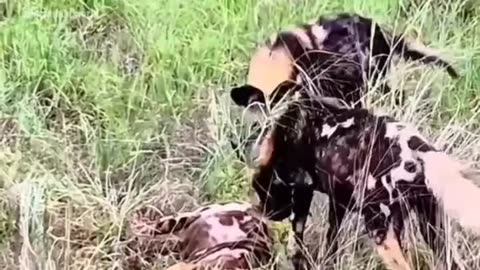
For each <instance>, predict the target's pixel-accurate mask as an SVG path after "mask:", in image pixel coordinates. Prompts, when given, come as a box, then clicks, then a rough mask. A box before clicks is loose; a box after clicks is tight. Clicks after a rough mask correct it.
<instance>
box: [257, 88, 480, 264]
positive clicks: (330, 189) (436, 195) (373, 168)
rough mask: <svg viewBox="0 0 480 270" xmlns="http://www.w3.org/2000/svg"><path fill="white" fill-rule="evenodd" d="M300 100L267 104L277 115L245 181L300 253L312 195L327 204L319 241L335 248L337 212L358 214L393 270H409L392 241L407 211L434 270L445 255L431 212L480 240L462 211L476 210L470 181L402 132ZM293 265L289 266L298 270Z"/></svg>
mask: <svg viewBox="0 0 480 270" xmlns="http://www.w3.org/2000/svg"><path fill="white" fill-rule="evenodd" d="M305 93H306V92H305V91H300V90H298V91H296V89H293V90H292V91H288V92H284V93H283V94H282V96H283V98H284V101H283V102H282V103H279V104H273V106H274V107H273V108H274V110H275V111H277V113H275V112H272V115H274V116H272V117H271V118H270V121H271V122H270V123H268V124H267V125H266V128H265V130H264V133H263V134H264V135H262V136H261V139H260V140H259V143H258V145H257V147H258V151H257V152H258V155H257V157H256V159H255V166H256V167H255V170H254V176H253V187H254V189H255V190H256V192H257V194H258V195H259V198H260V201H261V204H262V205H263V207H264V208H265V211H266V212H267V214H269V215H270V216H271V218H272V219H273V220H282V219H284V218H286V217H288V216H289V215H291V214H292V225H293V229H294V231H295V234H296V235H297V239H298V243H299V244H301V242H302V236H303V232H304V226H305V222H306V220H307V214H308V212H309V208H310V203H311V200H312V196H313V192H314V191H319V192H322V193H325V194H327V195H328V196H329V205H330V207H329V208H330V209H329V211H330V212H329V226H330V227H329V229H328V232H327V238H328V239H327V242H328V243H334V246H335V245H336V242H335V239H334V236H335V234H336V233H337V231H338V226H339V224H340V223H341V222H342V220H343V218H344V215H345V212H346V211H347V210H349V209H352V210H354V209H359V210H360V213H361V214H362V215H363V216H364V218H365V226H366V229H367V232H368V235H369V237H370V238H371V239H372V241H373V244H374V246H375V248H376V250H377V251H378V253H379V255H380V256H381V257H382V259H383V261H384V263H385V264H386V265H387V266H388V268H389V269H393V270H408V269H411V268H410V266H409V265H408V263H407V261H406V260H405V258H404V256H403V254H402V249H401V242H400V235H401V233H402V231H403V228H404V222H405V218H406V217H407V216H408V212H409V211H415V212H416V213H417V215H418V216H419V219H420V220H419V223H420V232H421V234H422V235H423V237H424V239H425V241H426V242H427V243H428V245H429V246H430V247H431V248H432V249H433V251H434V252H435V254H436V255H437V258H438V259H439V261H440V262H441V265H442V266H446V257H447V256H446V245H445V242H444V240H445V235H444V230H443V224H442V218H440V217H441V215H442V213H443V212H442V210H440V209H444V210H445V212H446V214H448V215H450V216H452V217H453V218H456V219H457V220H458V221H459V222H460V224H461V225H463V226H465V227H469V228H472V229H474V230H476V231H477V232H480V216H479V215H478V211H477V209H476V208H474V207H471V206H472V205H477V204H480V187H478V186H476V185H475V184H474V183H473V182H472V180H473V178H475V177H477V176H478V175H476V176H475V175H474V174H469V173H468V172H467V169H466V168H464V167H463V166H462V164H460V163H459V162H457V161H455V160H454V159H453V158H451V157H449V156H448V155H447V154H446V153H444V152H441V151H438V150H437V149H435V148H434V147H433V146H432V145H431V144H430V143H429V142H428V141H427V140H426V139H425V138H424V137H423V136H422V135H421V134H420V133H419V131H417V130H416V129H415V128H414V127H412V126H410V125H409V124H407V123H402V122H400V121H397V120H395V119H393V118H391V117H388V116H378V115H375V114H373V113H371V112H369V111H368V110H366V109H355V108H347V107H340V106H338V105H337V104H333V105H332V103H331V102H330V101H329V100H328V99H326V101H327V102H324V101H325V98H323V97H318V98H313V97H312V96H309V95H307V94H305ZM276 94H278V93H276ZM278 107H280V108H278ZM278 111H279V112H278ZM479 180H480V179H479ZM440 205H441V206H442V207H439V206H440ZM335 251H336V247H335V248H334V249H333V250H332V252H335ZM300 256H301V255H300V253H297V254H296V255H295V257H294V264H295V265H296V268H297V269H298V268H301V263H300V262H301V260H299V258H301V257H300ZM452 264H453V265H452V268H451V269H459V268H458V265H457V263H455V262H453V263H452ZM435 269H437V268H435Z"/></svg>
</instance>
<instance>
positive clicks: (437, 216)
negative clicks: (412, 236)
mask: <svg viewBox="0 0 480 270" xmlns="http://www.w3.org/2000/svg"><path fill="white" fill-rule="evenodd" d="M425 192H426V193H427V191H425ZM414 205H415V208H416V210H417V214H418V219H419V227H420V233H421V234H422V237H423V239H424V240H425V242H426V243H427V244H428V245H429V246H430V248H431V249H432V250H433V252H434V254H435V256H436V257H437V259H438V260H439V263H440V264H441V265H442V267H443V268H441V269H447V252H448V250H447V247H446V243H445V239H446V236H447V235H446V231H445V228H444V223H443V217H442V216H441V214H442V212H441V210H440V209H439V207H438V204H437V202H436V200H435V198H434V197H433V196H432V195H431V194H429V195H427V196H422V197H417V198H416V199H415V202H414ZM436 269H437V268H436ZM449 269H452V270H456V269H460V268H459V266H458V265H457V263H456V262H455V261H453V260H452V262H451V268H449Z"/></svg>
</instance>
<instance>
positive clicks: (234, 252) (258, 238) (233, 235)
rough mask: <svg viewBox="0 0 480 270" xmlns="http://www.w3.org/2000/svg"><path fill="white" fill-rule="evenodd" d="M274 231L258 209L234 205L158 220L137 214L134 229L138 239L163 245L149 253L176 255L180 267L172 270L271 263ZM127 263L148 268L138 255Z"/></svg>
mask: <svg viewBox="0 0 480 270" xmlns="http://www.w3.org/2000/svg"><path fill="white" fill-rule="evenodd" d="M269 226H270V224H269V221H268V219H266V217H265V216H263V215H262V211H261V209H260V208H258V207H257V206H255V205H252V204H250V203H245V202H229V203H216V204H209V205H205V206H202V207H199V208H197V209H196V210H194V211H191V212H182V213H179V214H176V215H172V216H164V217H161V218H159V219H153V220H152V219H151V218H149V217H146V216H144V215H141V214H137V216H136V217H135V218H134V219H133V220H132V221H131V226H130V228H131V230H132V232H133V234H134V235H136V236H137V237H139V238H150V239H151V240H154V239H158V240H159V241H157V242H156V243H155V245H153V246H152V245H150V247H149V250H150V251H152V252H150V253H157V255H158V254H163V255H175V257H176V259H177V260H179V262H178V263H177V264H175V265H172V266H170V268H168V270H207V269H219V270H232V269H238V270H247V269H250V267H260V266H265V265H268V264H272V261H271V259H272V258H273V237H272V231H271V229H270V227H269ZM162 237H163V238H162ZM152 255H154V254H152ZM149 260H150V261H151V258H150V259H149ZM127 261H129V269H143V267H142V264H141V262H140V261H139V260H138V256H132V257H131V258H129V260H127ZM147 261H148V260H147ZM272 269H276V268H272Z"/></svg>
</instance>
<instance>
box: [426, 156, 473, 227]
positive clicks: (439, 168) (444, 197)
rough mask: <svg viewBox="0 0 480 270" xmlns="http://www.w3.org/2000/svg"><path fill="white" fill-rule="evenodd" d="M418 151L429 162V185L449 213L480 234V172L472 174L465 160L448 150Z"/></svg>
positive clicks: (427, 181)
mask: <svg viewBox="0 0 480 270" xmlns="http://www.w3.org/2000/svg"><path fill="white" fill-rule="evenodd" d="M418 154H419V156H420V157H421V158H422V159H423V161H424V164H425V176H426V183H427V186H428V187H429V188H430V189H431V190H432V192H433V194H434V195H435V197H436V198H437V199H438V200H439V201H440V203H441V204H442V206H443V208H444V210H445V211H446V213H447V214H448V215H449V216H451V217H452V218H454V219H456V220H458V222H459V223H460V224H461V225H462V226H464V227H465V228H469V229H471V230H473V231H475V232H476V233H479V234H480V211H479V210H478V206H479V205H480V186H477V184H476V183H475V180H477V181H478V180H480V179H478V174H476V175H475V174H473V173H472V174H468V172H467V170H466V168H465V167H464V166H463V164H461V163H460V162H459V161H457V160H455V159H453V158H452V157H450V156H449V155H447V154H446V153H444V152H434V151H431V152H425V153H422V152H419V153H418ZM475 178H477V179H475Z"/></svg>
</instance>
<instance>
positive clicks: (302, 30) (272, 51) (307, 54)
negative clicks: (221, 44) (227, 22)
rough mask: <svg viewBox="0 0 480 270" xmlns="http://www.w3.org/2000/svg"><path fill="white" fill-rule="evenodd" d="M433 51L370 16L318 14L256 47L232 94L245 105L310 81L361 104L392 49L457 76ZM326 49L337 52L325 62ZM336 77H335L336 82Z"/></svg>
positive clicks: (317, 88)
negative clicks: (243, 77) (332, 59)
mask: <svg viewBox="0 0 480 270" xmlns="http://www.w3.org/2000/svg"><path fill="white" fill-rule="evenodd" d="M429 51H431V49H429V48H427V47H425V46H423V45H420V44H415V43H413V42H407V41H406V40H405V39H404V38H403V37H401V36H394V35H393V34H391V33H387V32H386V31H385V30H384V29H382V28H381V27H380V26H379V25H378V24H377V23H375V22H374V21H373V20H372V19H370V18H366V17H362V16H360V15H357V14H347V13H342V14H338V15H336V16H334V17H331V18H326V17H320V18H319V19H318V20H317V21H315V22H312V23H310V24H304V25H302V26H301V27H297V28H296V29H293V30H289V31H281V32H279V33H278V34H276V35H274V36H273V37H272V38H271V39H270V40H269V41H268V42H267V43H266V44H264V45H262V46H261V47H260V48H258V49H257V50H256V51H255V53H254V55H253V57H252V58H251V59H250V66H249V69H248V75H247V82H246V84H245V85H242V86H239V87H234V88H233V89H232V90H231V98H232V99H233V101H234V102H235V103H236V104H237V105H240V106H244V107H247V106H248V105H250V104H252V103H254V102H257V101H259V102H260V103H264V102H265V96H267V97H269V96H270V95H271V94H272V93H273V91H274V90H275V89H277V88H279V87H282V88H292V87H294V86H295V85H297V84H311V85H313V88H314V89H313V90H314V91H318V94H321V95H322V96H331V97H336V98H340V99H342V100H343V101H345V102H346V103H347V104H348V105H351V104H355V106H356V107H361V104H359V101H361V97H362V96H363V95H364V94H366V92H367V80H368V79H373V80H374V83H375V82H376V81H377V80H381V79H384V77H385V75H386V74H387V72H388V69H389V67H390V64H391V57H392V56H393V55H399V56H401V57H403V58H405V59H406V60H413V61H418V60H420V61H422V62H424V63H433V64H436V65H439V66H442V67H444V68H446V70H447V72H448V73H449V74H450V76H451V77H453V78H457V77H458V74H457V72H456V71H455V69H454V68H453V67H452V66H451V65H450V64H449V63H447V62H446V61H444V60H442V59H440V58H439V57H437V56H434V55H432V53H431V52H429ZM325 53H330V54H334V55H336V56H337V57H336V58H335V60H336V61H335V62H330V63H324V62H323V61H324V57H323V54H325ZM318 55H320V57H317V56H318ZM325 69H329V71H328V76H325V75H324V71H325ZM332 80H335V81H336V82H335V84H333V85H332V83H330V81H332ZM382 88H383V91H384V92H388V91H389V88H388V87H387V86H386V84H383V83H382ZM268 99H271V97H269V98H268ZM252 111H255V110H254V108H252Z"/></svg>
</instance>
